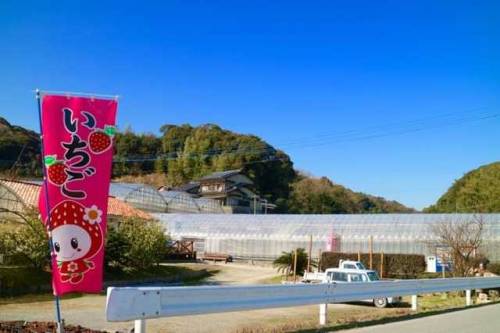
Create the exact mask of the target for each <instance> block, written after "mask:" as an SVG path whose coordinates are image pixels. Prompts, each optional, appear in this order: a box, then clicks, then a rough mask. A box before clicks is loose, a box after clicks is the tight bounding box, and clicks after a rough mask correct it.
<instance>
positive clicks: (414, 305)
mask: <svg viewBox="0 0 500 333" xmlns="http://www.w3.org/2000/svg"><path fill="white" fill-rule="evenodd" d="M417 310H418V296H417V295H411V311H417Z"/></svg>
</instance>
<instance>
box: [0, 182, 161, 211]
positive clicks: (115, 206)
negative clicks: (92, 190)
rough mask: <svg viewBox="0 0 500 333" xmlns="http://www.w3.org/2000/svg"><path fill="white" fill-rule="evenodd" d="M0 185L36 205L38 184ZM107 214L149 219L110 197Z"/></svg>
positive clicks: (16, 183) (10, 183)
mask: <svg viewBox="0 0 500 333" xmlns="http://www.w3.org/2000/svg"><path fill="white" fill-rule="evenodd" d="M0 185H4V186H6V187H8V188H9V189H10V190H12V191H13V192H14V193H15V194H16V195H17V196H18V197H20V198H21V199H22V200H23V203H24V204H25V205H26V206H30V207H38V195H39V193H40V188H41V187H40V185H38V184H34V183H31V182H24V181H12V180H5V179H0ZM108 214H110V215H116V216H125V217H140V218H143V219H151V218H152V217H151V215H149V214H148V213H146V212H143V211H142V210H139V209H137V208H134V207H132V206H130V205H128V204H127V203H126V202H124V201H122V200H120V199H118V198H115V197H112V196H110V197H109V200H108Z"/></svg>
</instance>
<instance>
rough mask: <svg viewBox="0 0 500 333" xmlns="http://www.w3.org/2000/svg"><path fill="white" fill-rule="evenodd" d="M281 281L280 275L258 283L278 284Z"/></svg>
mask: <svg viewBox="0 0 500 333" xmlns="http://www.w3.org/2000/svg"><path fill="white" fill-rule="evenodd" d="M281 281H283V276H282V275H276V276H273V277H272V278H267V279H263V280H260V281H259V284H280V283H281Z"/></svg>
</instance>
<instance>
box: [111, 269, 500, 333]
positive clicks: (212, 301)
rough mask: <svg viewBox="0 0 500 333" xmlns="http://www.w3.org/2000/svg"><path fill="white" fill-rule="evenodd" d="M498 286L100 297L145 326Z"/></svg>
mask: <svg viewBox="0 0 500 333" xmlns="http://www.w3.org/2000/svg"><path fill="white" fill-rule="evenodd" d="M488 288H500V277H475V278H451V279H421V280H396V281H377V282H373V283H362V282H360V283H322V284H294V285H249V286H199V287H110V288H108V295H107V302H106V318H107V320H108V321H129V320H135V321H136V322H135V332H136V333H143V332H145V326H146V322H145V319H151V318H160V317H171V316H183V315H194V314H206V313H216V312H229V311H241V310H254V309H265V308H278V307H291V306H298V305H309V304H319V305H320V325H325V324H326V319H327V304H329V303H340V302H348V301H359V300H364V299H374V298H383V297H391V296H407V295H412V310H414V311H416V310H417V295H419V294H426V293H433V292H445V291H455V290H465V291H466V305H470V304H471V290H473V289H488Z"/></svg>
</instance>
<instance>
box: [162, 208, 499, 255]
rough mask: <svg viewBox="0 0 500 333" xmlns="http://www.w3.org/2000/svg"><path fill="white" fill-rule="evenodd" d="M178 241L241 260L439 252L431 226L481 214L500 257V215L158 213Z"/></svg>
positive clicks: (492, 251) (486, 243) (490, 251)
mask: <svg viewBox="0 0 500 333" xmlns="http://www.w3.org/2000/svg"><path fill="white" fill-rule="evenodd" d="M154 216H155V217H156V218H157V219H159V220H160V221H161V222H162V223H163V225H164V227H165V229H166V230H167V233H168V234H169V235H170V236H171V237H172V238H173V239H175V240H181V239H194V240H195V241H196V247H197V249H198V251H199V252H217V253H225V254H228V255H232V256H233V257H235V258H242V259H274V258H276V257H278V256H279V255H280V254H281V252H282V251H291V250H293V249H295V248H297V247H302V248H306V249H307V248H308V246H309V241H310V238H312V245H313V246H312V248H313V250H312V253H313V256H315V257H317V256H318V253H319V251H320V250H322V251H324V250H325V249H326V247H327V243H328V242H330V243H333V246H334V250H335V251H340V252H350V253H356V252H358V251H360V252H368V251H369V248H370V242H372V248H373V251H374V252H384V253H405V254H424V255H435V252H436V249H435V245H431V243H432V242H433V240H435V237H436V236H435V234H434V233H433V231H432V226H433V225H436V224H439V223H444V222H451V223H460V222H464V221H468V220H471V219H478V218H479V219H481V220H482V221H483V223H484V232H483V248H482V249H481V251H482V252H483V253H484V254H486V255H487V257H488V258H489V259H490V260H492V261H497V262H498V261H500V214H349V215H347V214H345V215H344V214H339V215H274V214H273V215H223V214H154Z"/></svg>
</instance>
